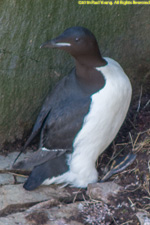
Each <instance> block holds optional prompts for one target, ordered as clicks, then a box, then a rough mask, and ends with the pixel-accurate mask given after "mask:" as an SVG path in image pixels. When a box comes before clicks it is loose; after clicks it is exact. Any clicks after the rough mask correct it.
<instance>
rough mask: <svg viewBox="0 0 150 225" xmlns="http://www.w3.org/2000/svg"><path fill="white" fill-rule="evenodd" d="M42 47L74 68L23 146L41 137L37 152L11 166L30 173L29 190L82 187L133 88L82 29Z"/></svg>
mask: <svg viewBox="0 0 150 225" xmlns="http://www.w3.org/2000/svg"><path fill="white" fill-rule="evenodd" d="M41 48H58V49H62V50H64V51H66V52H68V53H70V54H71V55H72V56H73V57H74V59H75V68H73V69H72V71H71V72H70V73H69V75H68V76H65V77H64V78H63V79H62V80H60V81H59V82H58V83H57V85H56V86H55V88H54V89H53V91H52V92H51V93H50V94H49V95H48V97H47V98H46V100H45V102H44V104H43V106H42V109H41V111H40V113H39V116H38V118H37V120H36V123H35V125H34V127H33V130H32V133H31V135H30V137H29V139H28V140H27V142H26V144H25V146H24V149H25V148H26V147H27V146H28V145H29V144H30V142H31V141H32V140H33V138H34V137H35V136H36V135H37V134H38V133H39V132H41V138H40V146H39V149H38V151H37V152H35V153H34V154H33V157H32V158H31V159H27V160H24V161H21V162H19V163H17V164H16V165H14V167H15V168H19V167H22V168H30V169H32V172H31V174H30V175H29V177H28V179H27V181H26V182H25V184H24V188H25V189H27V190H33V189H35V188H36V187H38V186H39V185H40V184H46V185H49V184H52V183H65V184H70V185H72V186H75V187H81V188H84V187H87V185H88V184H89V183H93V182H96V181H97V179H98V172H97V170H96V167H95V162H96V160H97V158H98V156H99V155H100V154H101V153H102V152H103V151H104V150H105V149H106V148H107V147H108V146H109V144H110V143H111V142H112V140H113V139H114V138H115V136H116V134H117V133H118V131H119V129H120V127H121V125H122V123H123V121H124V119H125V117H126V114H127V111H128V108H129V104H130V101H131V94H132V88H131V84H130V81H129V79H128V77H127V76H126V74H125V73H124V71H123V69H122V68H121V66H120V65H119V64H118V63H117V62H116V61H114V60H113V59H110V58H102V56H101V53H100V51H99V48H98V44H97V41H96V39H95V37H94V35H93V34H92V33H91V32H90V31H89V30H88V29H86V28H83V27H71V28H68V29H67V30H65V31H64V32H63V33H62V34H61V35H60V36H58V37H56V38H54V39H52V40H50V41H48V42H46V43H44V44H43V45H42V46H41Z"/></svg>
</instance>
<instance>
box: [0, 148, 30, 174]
mask: <svg viewBox="0 0 150 225" xmlns="http://www.w3.org/2000/svg"><path fill="white" fill-rule="evenodd" d="M18 153H19V152H12V153H10V154H8V155H7V156H3V155H1V156H0V172H2V171H5V170H12V164H13V162H14V160H15V158H16V157H17V155H18ZM32 154H33V151H28V152H27V153H26V154H24V153H22V154H21V156H20V157H19V159H18V160H19V161H21V160H23V159H25V158H27V157H30V156H31V155H32Z"/></svg>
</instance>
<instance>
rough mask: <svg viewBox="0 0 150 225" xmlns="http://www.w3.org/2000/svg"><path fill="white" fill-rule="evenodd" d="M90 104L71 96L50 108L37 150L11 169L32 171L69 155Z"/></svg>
mask: <svg viewBox="0 0 150 225" xmlns="http://www.w3.org/2000/svg"><path fill="white" fill-rule="evenodd" d="M90 102H91V99H90V98H89V97H84V98H80V99H78V98H75V99H73V98H72V97H71V96H70V97H68V98H67V100H66V101H64V102H62V101H61V102H60V101H58V102H57V103H56V104H55V106H53V108H51V110H50V113H49V114H48V116H47V118H46V120H45V122H44V125H43V127H42V132H41V146H40V148H39V150H38V151H37V152H35V153H34V154H33V155H32V157H31V158H28V159H25V160H23V161H21V162H18V163H17V164H16V165H14V166H13V168H14V169H25V170H32V169H33V168H34V167H37V166H40V165H41V164H43V165H44V164H45V163H46V162H47V161H51V163H53V160H55V159H56V158H59V157H60V156H62V155H65V153H71V152H72V145H73V141H74V139H75V136H76V134H77V133H78V132H79V130H80V129H81V128H82V125H83V121H84V116H85V115H86V114H87V113H88V111H89V106H90ZM43 148H45V149H43ZM64 164H66V160H65V163H64ZM48 165H49V164H48ZM60 166H61V165H60Z"/></svg>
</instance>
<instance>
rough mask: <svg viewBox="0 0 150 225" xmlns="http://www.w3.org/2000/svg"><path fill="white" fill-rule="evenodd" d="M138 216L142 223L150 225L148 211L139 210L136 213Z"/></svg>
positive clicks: (142, 224)
mask: <svg viewBox="0 0 150 225" xmlns="http://www.w3.org/2000/svg"><path fill="white" fill-rule="evenodd" d="M136 216H137V218H138V219H139V221H140V224H141V225H150V214H148V213H147V212H138V213H136Z"/></svg>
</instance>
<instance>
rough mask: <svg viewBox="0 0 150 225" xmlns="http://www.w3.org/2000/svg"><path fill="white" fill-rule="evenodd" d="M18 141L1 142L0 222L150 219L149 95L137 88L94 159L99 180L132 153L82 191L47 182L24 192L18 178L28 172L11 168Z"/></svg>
mask: <svg viewBox="0 0 150 225" xmlns="http://www.w3.org/2000/svg"><path fill="white" fill-rule="evenodd" d="M20 145H21V144H20V143H18V142H17V143H15V144H13V145H6V146H5V148H4V149H3V151H2V155H1V156H0V196H1V198H0V225H1V224H2V225H6V224H8V225H10V224H11V225H13V224H20V225H24V224H27V225H42V224H45V225H47V224H50V225H51V224H52V225H63V224H64V225H78V224H79V225H81V224H87V225H88V224H92V225H97V224H104V225H128V224H129V225H138V224H141V225H148V224H150V96H149V95H147V94H142V93H140V96H139V97H138V98H137V99H135V100H134V101H133V103H132V105H131V108H130V111H129V114H128V116H127V119H126V121H125V123H124V125H123V127H122V128H121V130H120V132H119V134H118V135H117V137H116V139H115V140H114V142H113V143H112V144H111V146H110V147H109V148H108V149H107V150H106V151H105V152H104V153H103V154H102V155H101V156H100V158H99V160H98V162H97V168H98V171H99V176H100V179H101V178H102V177H103V176H104V174H106V172H107V171H108V170H109V169H110V167H111V164H112V162H113V161H114V160H116V159H117V158H118V157H121V156H125V155H127V154H128V153H129V152H130V151H133V153H134V154H136V155H137V157H136V160H135V161H134V162H133V163H132V165H130V166H129V167H128V168H126V169H125V170H124V171H122V172H121V173H119V174H117V175H114V176H113V177H112V178H110V179H109V181H108V182H105V183H97V184H89V186H88V188H87V190H85V189H77V188H71V187H64V188H62V187H61V186H59V185H51V186H49V187H46V186H45V187H44V186H43V187H42V186H41V187H39V188H37V189H36V190H34V191H31V192H29V191H25V190H24V189H23V187H22V183H23V182H24V181H25V179H26V176H27V175H28V172H27V171H24V172H23V171H13V170H11V164H12V162H13V160H14V159H15V157H16V155H17V152H16V150H19V149H20V147H21V146H20ZM31 148H32V150H34V149H35V148H36V145H33V146H31ZM31 148H30V149H31ZM30 154H32V151H27V154H22V156H21V157H22V158H23V157H28V156H30Z"/></svg>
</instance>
